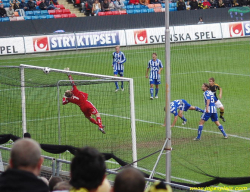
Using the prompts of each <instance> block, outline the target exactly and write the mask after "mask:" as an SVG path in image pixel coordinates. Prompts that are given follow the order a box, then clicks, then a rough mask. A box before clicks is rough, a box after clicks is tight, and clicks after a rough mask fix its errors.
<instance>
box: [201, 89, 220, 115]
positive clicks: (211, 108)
mask: <svg viewBox="0 0 250 192" xmlns="http://www.w3.org/2000/svg"><path fill="white" fill-rule="evenodd" d="M203 96H204V101H205V110H204V111H206V106H207V100H208V99H209V100H210V104H209V107H208V113H217V110H216V107H215V97H214V94H213V92H211V91H209V90H208V91H205V92H204V93H203Z"/></svg>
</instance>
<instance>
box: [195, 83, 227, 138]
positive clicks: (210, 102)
mask: <svg viewBox="0 0 250 192" xmlns="http://www.w3.org/2000/svg"><path fill="white" fill-rule="evenodd" d="M201 89H202V91H204V93H203V96H204V101H205V111H204V113H203V114H202V116H201V120H200V124H199V128H198V136H197V137H196V138H194V140H195V141H199V140H200V139H201V132H202V129H203V125H204V123H205V122H206V121H207V120H208V119H209V118H211V120H212V121H213V122H214V123H215V124H216V125H217V126H218V128H219V130H220V131H221V133H222V134H223V136H224V138H225V139H227V138H228V137H227V134H226V133H225V131H224V129H223V126H222V125H221V124H220V122H219V120H218V115H217V110H216V107H215V96H214V94H213V93H212V92H211V91H210V90H209V84H207V83H203V84H202V87H201Z"/></svg>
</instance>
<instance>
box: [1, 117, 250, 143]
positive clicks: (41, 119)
mask: <svg viewBox="0 0 250 192" xmlns="http://www.w3.org/2000/svg"><path fill="white" fill-rule="evenodd" d="M100 114H101V115H104V116H109V117H117V118H122V119H127V120H130V117H123V116H119V115H112V114H106V113H100ZM77 116H81V115H69V116H61V117H60V118H71V117H77ZM52 119H58V117H49V118H39V119H30V120H27V122H32V121H44V120H52ZM135 121H137V122H143V123H150V124H155V125H162V123H157V122H152V121H145V120H142V119H135ZM14 123H22V121H13V122H6V123H0V125H8V124H14ZM174 128H179V129H188V130H191V131H197V130H198V128H191V127H183V126H175V127H174ZM174 128H173V129H174ZM202 132H206V133H213V134H221V132H216V131H209V130H202ZM227 135H228V136H230V137H235V138H239V139H243V140H248V141H250V138H248V137H242V136H238V135H233V134H227Z"/></svg>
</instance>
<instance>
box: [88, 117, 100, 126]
mask: <svg viewBox="0 0 250 192" xmlns="http://www.w3.org/2000/svg"><path fill="white" fill-rule="evenodd" d="M89 120H90V122H91V123H94V124H96V125H98V123H97V122H96V120H95V119H93V118H92V117H90V119H89Z"/></svg>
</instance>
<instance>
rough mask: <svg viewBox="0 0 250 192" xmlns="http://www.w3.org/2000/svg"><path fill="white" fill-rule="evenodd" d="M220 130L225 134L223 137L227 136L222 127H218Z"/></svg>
mask: <svg viewBox="0 0 250 192" xmlns="http://www.w3.org/2000/svg"><path fill="white" fill-rule="evenodd" d="M218 128H219V130H220V132H221V133H222V134H223V136H227V134H226V133H225V131H224V129H223V126H222V125H220V126H218Z"/></svg>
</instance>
